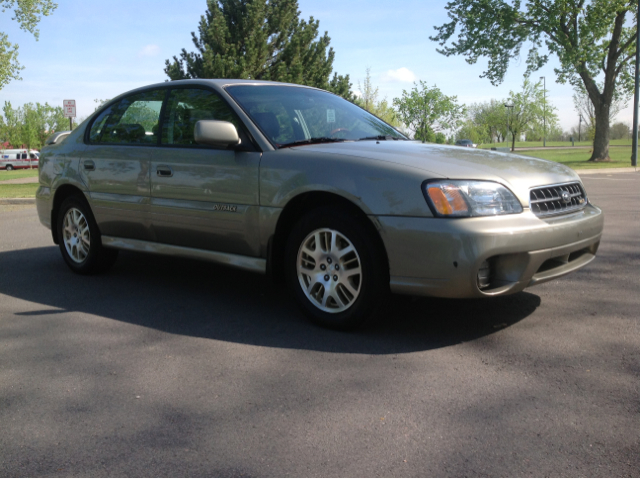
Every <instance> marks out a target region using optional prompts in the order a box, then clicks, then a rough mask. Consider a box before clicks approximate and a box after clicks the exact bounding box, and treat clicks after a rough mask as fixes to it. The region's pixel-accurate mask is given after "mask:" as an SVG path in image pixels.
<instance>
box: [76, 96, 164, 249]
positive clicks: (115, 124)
mask: <svg viewBox="0 0 640 479" xmlns="http://www.w3.org/2000/svg"><path fill="white" fill-rule="evenodd" d="M166 91H167V90H166V89H155V90H149V91H146V92H142V93H135V94H133V95H130V96H128V97H126V98H123V99H122V100H120V101H119V102H117V103H115V104H113V105H111V106H110V107H109V108H107V109H106V110H104V111H103V112H102V113H101V114H100V115H99V116H98V117H97V118H96V119H95V121H94V122H93V123H92V125H91V129H90V131H89V138H88V139H89V141H88V143H89V144H88V146H87V147H86V149H85V151H84V153H83V157H82V160H81V162H80V174H81V176H82V177H83V179H84V181H85V182H86V184H87V186H88V188H89V193H90V197H91V205H92V208H93V212H94V215H95V217H96V220H97V222H98V226H99V227H100V230H101V232H102V234H105V235H110V236H117V237H123V238H134V239H141V240H153V239H154V238H153V234H152V232H151V229H150V223H149V194H150V179H149V168H150V165H151V158H152V154H153V150H154V149H155V148H156V147H157V146H158V144H159V141H160V137H159V120H160V110H161V107H162V102H163V100H164V96H165V94H166Z"/></svg>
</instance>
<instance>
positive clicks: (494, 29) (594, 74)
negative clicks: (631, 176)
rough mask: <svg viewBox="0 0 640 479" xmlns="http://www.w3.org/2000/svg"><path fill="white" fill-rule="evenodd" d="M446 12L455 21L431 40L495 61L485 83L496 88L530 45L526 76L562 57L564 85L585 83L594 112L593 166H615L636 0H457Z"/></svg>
mask: <svg viewBox="0 0 640 479" xmlns="http://www.w3.org/2000/svg"><path fill="white" fill-rule="evenodd" d="M445 8H446V10H447V11H448V15H449V18H450V19H451V22H449V23H445V24H444V25H441V26H439V27H435V28H436V30H437V32H438V33H437V35H436V36H435V37H431V39H432V40H434V41H437V42H439V44H440V46H441V47H442V49H440V50H438V51H439V52H440V53H442V54H444V55H447V56H449V55H464V56H465V57H466V60H467V62H468V63H471V64H473V63H475V62H477V61H478V59H479V58H480V57H488V58H489V63H488V66H487V69H486V70H485V71H484V73H483V75H482V77H486V78H488V79H489V80H490V81H491V83H492V84H494V85H497V84H499V83H501V82H502V81H503V79H504V75H505V73H506V71H507V68H508V67H509V64H510V62H511V60H512V59H516V60H517V59H518V58H519V57H520V50H521V48H522V46H523V45H524V44H525V43H528V44H530V45H531V47H530V49H529V52H528V55H527V67H528V68H527V76H528V74H530V73H531V72H534V71H536V70H538V69H539V68H541V67H542V66H543V65H545V64H546V63H547V62H548V60H549V57H550V56H551V55H555V56H556V57H557V58H558V60H559V61H560V68H558V69H556V75H557V78H558V81H559V82H560V83H566V82H569V83H571V84H572V85H574V86H578V85H582V86H583V87H584V89H585V90H586V92H587V93H588V95H589V98H590V100H591V102H592V103H593V107H594V109H595V123H596V131H595V138H594V143H593V154H592V155H591V158H590V161H607V160H609V109H610V105H611V102H612V100H613V98H614V94H615V92H616V90H620V91H621V92H623V93H624V94H629V93H630V92H631V90H632V88H633V62H632V60H633V58H634V55H635V44H634V43H635V42H634V40H635V35H636V28H635V13H634V12H635V11H636V10H637V8H638V2H637V0H527V2H526V3H525V5H522V3H521V0H482V1H478V0H452V1H449V2H448V3H447V6H446V7H445ZM456 33H457V36H456V37H455V38H454V39H452V37H454V35H455V34H456ZM543 45H544V47H546V49H544V50H543ZM600 75H602V76H603V77H604V81H603V83H602V84H601V85H599V84H598V83H597V78H599V77H600Z"/></svg>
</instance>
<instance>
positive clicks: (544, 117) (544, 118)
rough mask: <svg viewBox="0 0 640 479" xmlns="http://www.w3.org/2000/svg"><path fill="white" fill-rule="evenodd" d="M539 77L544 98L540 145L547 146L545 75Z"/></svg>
mask: <svg viewBox="0 0 640 479" xmlns="http://www.w3.org/2000/svg"><path fill="white" fill-rule="evenodd" d="M540 79H541V80H542V81H544V87H543V88H544V100H543V103H542V104H543V105H544V113H543V115H542V118H543V122H544V130H542V146H543V147H545V146H547V79H546V77H540Z"/></svg>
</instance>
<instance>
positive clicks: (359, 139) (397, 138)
mask: <svg viewBox="0 0 640 479" xmlns="http://www.w3.org/2000/svg"><path fill="white" fill-rule="evenodd" d="M362 140H404V138H400V137H399V136H392V135H376V136H365V137H364V138H358V141H362Z"/></svg>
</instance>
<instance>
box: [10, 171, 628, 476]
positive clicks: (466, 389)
mask: <svg viewBox="0 0 640 479" xmlns="http://www.w3.org/2000/svg"><path fill="white" fill-rule="evenodd" d="M638 178H639V175H636V174H612V175H608V174H602V175H589V176H588V177H585V180H584V181H585V184H586V186H587V189H588V192H589V193H590V196H591V199H592V200H593V201H594V202H595V203H596V204H599V205H600V206H602V207H603V208H604V210H605V211H606V214H607V219H606V232H605V236H604V239H603V242H602V245H601V249H600V255H599V257H598V259H597V260H596V262H594V263H592V264H591V265H590V266H589V267H588V268H586V269H584V270H582V271H580V272H578V273H576V274H573V275H572V276H569V277H567V278H565V279H562V280H558V281H556V282H553V283H548V284H545V285H541V286H539V287H536V288H531V289H530V290H528V291H527V292H524V293H520V294H518V295H515V296H512V297H508V298H503V299H497V300H489V301H450V300H446V301H445V300H429V299H416V300H412V299H409V298H402V297H396V298H393V299H392V301H391V303H390V304H389V306H388V310H387V313H386V315H385V319H384V320H381V321H378V322H377V323H376V324H374V325H372V326H371V327H370V328H369V329H367V330H366V331H363V332H360V333H355V334H353V333H352V334H341V333H336V332H331V331H325V330H321V329H318V328H316V327H314V326H311V325H309V324H307V323H306V322H304V320H302V319H301V316H300V315H299V314H298V312H297V309H296V308H295V306H294V305H293V304H292V302H291V300H290V298H289V296H288V295H287V294H286V293H285V292H282V291H280V290H279V289H278V288H276V287H274V286H272V285H270V284H269V283H268V282H267V280H266V279H264V278H263V277H261V276H256V275H252V274H249V273H244V272H239V271H234V270H229V269H225V268H223V267H217V266H213V265H210V264H205V263H197V262H184V261H176V260H172V259H166V258H159V257H153V256H144V255H135V254H122V255H121V257H120V260H119V262H118V264H117V266H116V267H115V269H114V270H113V271H112V272H111V273H109V274H108V275H105V276H99V277H90V278H84V277H79V276H75V275H73V274H72V273H70V272H69V270H68V269H67V268H66V266H65V265H64V264H63V262H62V260H61V258H60V254H59V252H58V251H57V249H56V247H54V246H52V243H51V240H50V237H49V233H48V231H47V230H45V229H44V228H42V227H41V226H40V225H39V223H38V220H37V218H36V213H35V209H34V208H33V207H32V206H26V207H25V206H3V207H0V431H1V432H0V476H598V477H600V476H605V477H610V476H638V475H640V391H639V388H640V327H639V314H638V311H639V309H640V308H639V303H640V301H639V298H640V294H639V290H640V275H639V274H638V272H639V271H640V255H639V253H638V246H639V241H638V238H639V237H640V234H639V233H640V231H639V229H640V214H639V212H640V182H639V180H638Z"/></svg>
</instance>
